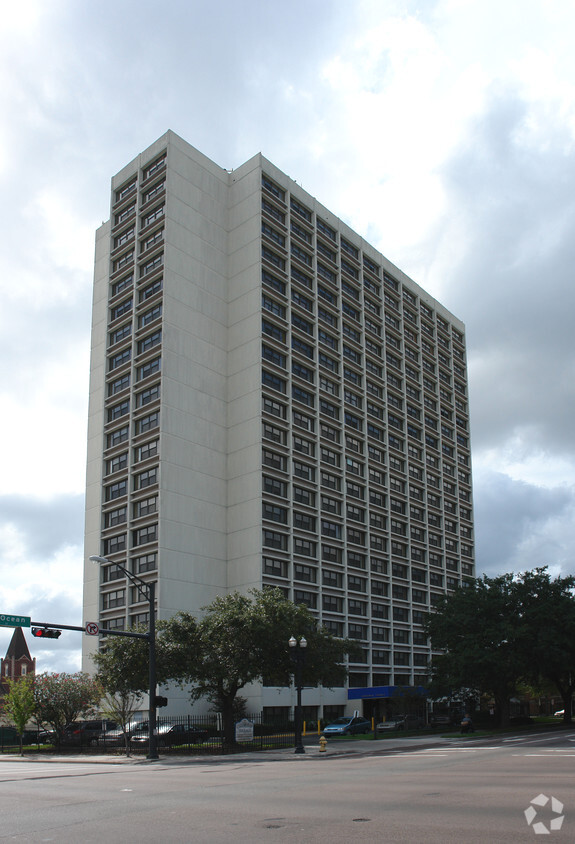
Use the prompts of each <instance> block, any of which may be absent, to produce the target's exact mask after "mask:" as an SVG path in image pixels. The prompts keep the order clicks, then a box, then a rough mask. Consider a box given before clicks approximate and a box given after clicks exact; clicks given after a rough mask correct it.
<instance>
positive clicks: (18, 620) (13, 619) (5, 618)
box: [0, 613, 31, 627]
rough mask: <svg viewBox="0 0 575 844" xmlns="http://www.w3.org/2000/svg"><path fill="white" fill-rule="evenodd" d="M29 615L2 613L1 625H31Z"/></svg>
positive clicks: (0, 614)
mask: <svg viewBox="0 0 575 844" xmlns="http://www.w3.org/2000/svg"><path fill="white" fill-rule="evenodd" d="M30 619H31V616H29V615H8V614H6V613H0V627H30Z"/></svg>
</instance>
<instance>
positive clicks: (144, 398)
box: [136, 384, 160, 407]
mask: <svg viewBox="0 0 575 844" xmlns="http://www.w3.org/2000/svg"><path fill="white" fill-rule="evenodd" d="M159 398H160V385H159V384H154V386H153V387H148V389H147V390H142V392H141V393H137V395H136V407H145V406H146V405H147V404H150V403H151V402H153V401H156V400H157V399H159Z"/></svg>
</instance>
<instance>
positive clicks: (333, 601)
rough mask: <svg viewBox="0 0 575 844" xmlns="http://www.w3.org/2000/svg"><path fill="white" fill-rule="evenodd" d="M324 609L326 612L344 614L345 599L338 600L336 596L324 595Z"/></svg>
mask: <svg viewBox="0 0 575 844" xmlns="http://www.w3.org/2000/svg"><path fill="white" fill-rule="evenodd" d="M322 607H323V609H324V611H325V612H337V613H341V612H343V598H338V597H336V596H335V595H323V597H322Z"/></svg>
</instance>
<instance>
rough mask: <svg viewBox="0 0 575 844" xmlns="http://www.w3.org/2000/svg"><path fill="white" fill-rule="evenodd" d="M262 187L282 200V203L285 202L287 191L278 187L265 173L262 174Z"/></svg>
mask: <svg viewBox="0 0 575 844" xmlns="http://www.w3.org/2000/svg"><path fill="white" fill-rule="evenodd" d="M262 187H263V188H265V189H266V190H267V191H269V192H270V193H271V194H273V196H275V197H276V198H277V199H280V200H281V201H282V202H285V191H283V190H282V189H281V188H280V187H279V185H276V183H275V182H272V180H271V179H270V177H269V176H266V174H265V173H262Z"/></svg>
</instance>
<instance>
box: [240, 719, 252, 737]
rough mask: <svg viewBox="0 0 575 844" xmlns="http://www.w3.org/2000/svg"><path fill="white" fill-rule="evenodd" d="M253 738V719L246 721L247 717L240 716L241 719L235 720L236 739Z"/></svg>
mask: <svg viewBox="0 0 575 844" xmlns="http://www.w3.org/2000/svg"><path fill="white" fill-rule="evenodd" d="M253 740H254V724H253V721H248V719H247V718H242V720H241V721H237V722H236V741H253Z"/></svg>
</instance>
